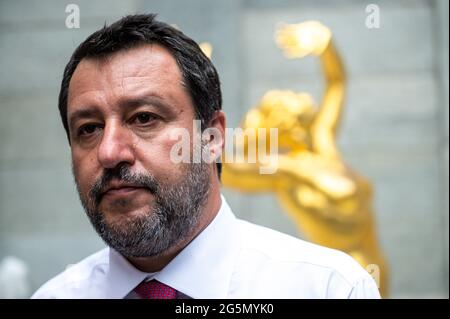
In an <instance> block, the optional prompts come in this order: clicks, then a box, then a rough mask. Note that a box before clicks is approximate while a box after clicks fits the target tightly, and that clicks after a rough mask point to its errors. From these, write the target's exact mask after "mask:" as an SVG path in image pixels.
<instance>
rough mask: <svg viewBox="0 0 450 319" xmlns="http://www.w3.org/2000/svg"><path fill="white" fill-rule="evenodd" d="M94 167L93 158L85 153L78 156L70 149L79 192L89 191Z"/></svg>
mask: <svg viewBox="0 0 450 319" xmlns="http://www.w3.org/2000/svg"><path fill="white" fill-rule="evenodd" d="M95 169H96V166H95V158H93V157H92V156H86V155H83V156H80V155H78V154H77V153H76V152H73V151H72V170H73V175H74V178H75V182H76V183H77V185H78V188H79V190H80V192H81V193H86V192H87V191H89V189H90V187H91V186H92V185H93V184H94V183H95V176H96V171H95Z"/></svg>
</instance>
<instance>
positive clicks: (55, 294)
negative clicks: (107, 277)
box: [31, 248, 109, 299]
mask: <svg viewBox="0 0 450 319" xmlns="http://www.w3.org/2000/svg"><path fill="white" fill-rule="evenodd" d="M108 256H109V249H108V248H105V249H102V250H100V251H98V252H96V253H94V254H92V255H90V256H88V257H86V258H85V259H83V260H81V261H80V262H78V263H77V264H75V265H71V266H70V267H68V268H67V269H66V270H65V271H63V272H62V273H60V274H59V275H57V276H56V277H54V278H52V279H50V280H49V281H48V282H46V283H45V284H44V285H42V286H41V287H40V288H39V289H38V290H37V291H36V292H35V293H34V294H33V296H32V297H31V298H32V299H53V298H68V299H70V298H83V297H88V296H87V295H86V293H87V292H89V290H90V289H91V288H92V286H93V285H96V283H97V280H98V278H99V277H101V276H102V275H104V274H105V272H106V270H107V266H108Z"/></svg>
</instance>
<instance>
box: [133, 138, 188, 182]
mask: <svg viewBox="0 0 450 319" xmlns="http://www.w3.org/2000/svg"><path fill="white" fill-rule="evenodd" d="M177 142H178V141H177V140H176V139H174V138H172V137H171V134H170V132H166V133H164V134H161V135H160V136H159V137H158V138H155V139H152V140H151V141H141V142H140V143H139V144H138V145H137V149H136V153H137V154H138V157H139V161H140V162H141V163H142V165H143V166H144V167H145V169H146V170H147V171H148V172H150V173H151V174H153V175H154V176H155V177H156V178H158V179H160V180H161V181H175V180H176V179H177V177H179V176H180V175H182V173H183V163H175V162H174V161H172V159H171V152H172V148H173V147H174V146H175V145H176V144H177ZM188 151H189V149H188V150H185V152H188Z"/></svg>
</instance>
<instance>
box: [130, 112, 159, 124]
mask: <svg viewBox="0 0 450 319" xmlns="http://www.w3.org/2000/svg"><path fill="white" fill-rule="evenodd" d="M155 119H156V116H154V115H153V114H152V113H139V114H137V115H136V116H135V117H134V122H135V123H137V124H148V123H150V122H152V121H153V120H155Z"/></svg>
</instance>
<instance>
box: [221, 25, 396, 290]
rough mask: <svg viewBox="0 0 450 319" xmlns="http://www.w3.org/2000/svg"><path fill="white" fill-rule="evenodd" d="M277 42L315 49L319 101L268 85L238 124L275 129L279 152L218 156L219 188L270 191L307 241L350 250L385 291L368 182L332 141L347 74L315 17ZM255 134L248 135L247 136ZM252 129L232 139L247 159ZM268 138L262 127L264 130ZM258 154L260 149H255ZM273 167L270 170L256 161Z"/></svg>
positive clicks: (289, 50) (289, 52)
mask: <svg viewBox="0 0 450 319" xmlns="http://www.w3.org/2000/svg"><path fill="white" fill-rule="evenodd" d="M276 43H277V44H278V46H279V47H280V48H281V49H282V50H283V51H284V53H285V55H286V56H287V57H289V58H301V57H304V56H307V55H315V56H318V57H319V59H320V63H321V67H322V70H323V73H324V75H325V81H326V82H325V84H326V87H325V93H324V96H323V100H322V103H321V105H320V107H318V108H316V107H315V106H314V102H313V99H312V98H311V96H310V95H309V94H307V93H296V92H293V91H281V90H271V91H268V92H267V93H266V94H265V95H264V96H263V97H262V99H261V101H260V103H259V104H258V105H257V106H256V107H255V108H253V109H252V110H250V111H249V112H248V113H247V114H246V117H245V120H244V122H243V125H242V128H243V129H244V130H247V131H246V132H248V130H250V131H251V130H254V131H256V130H257V129H260V128H265V129H266V132H268V129H270V128H277V129H278V139H277V142H278V146H279V150H278V154H277V155H276V156H272V157H273V158H271V159H270V160H269V161H265V162H263V161H261V160H260V157H258V155H257V156H256V161H253V162H252V161H245V160H244V161H240V162H239V161H234V162H230V163H228V161H223V160H222V161H223V172H222V182H223V185H224V186H227V187H231V188H234V189H237V190H240V191H244V192H261V191H270V192H274V193H275V194H276V196H277V197H278V199H279V200H280V202H281V204H282V206H283V207H284V209H285V211H286V212H287V213H288V214H289V216H290V217H291V218H293V220H294V221H295V222H296V224H297V227H298V228H299V229H300V230H301V231H302V232H303V233H304V234H305V235H306V237H307V238H308V239H310V240H312V241H313V242H316V243H318V244H320V245H324V246H328V247H331V248H335V249H339V250H342V251H345V252H347V253H349V254H350V255H351V256H353V257H354V258H355V259H356V260H357V261H358V262H359V263H360V264H361V265H362V266H363V267H365V268H366V270H368V271H369V272H371V271H372V270H373V271H375V273H374V274H373V275H375V276H377V277H378V278H375V279H376V281H377V283H378V285H379V288H380V290H381V293H382V294H383V295H385V294H386V291H387V287H386V284H387V266H386V263H385V260H384V257H383V254H382V253H381V251H380V247H379V245H378V243H377V239H376V234H375V224H374V220H373V208H372V188H371V186H370V183H369V182H368V181H367V180H366V179H365V178H363V177H362V176H360V175H358V174H357V173H355V172H354V171H353V170H351V169H350V168H349V167H348V166H346V165H345V163H344V162H343V160H342V157H341V155H340V154H339V151H338V148H337V145H336V143H335V140H336V133H337V129H338V126H339V120H340V117H341V112H342V106H343V99H344V92H345V72H344V67H343V65H342V62H341V60H340V58H339V55H338V52H337V51H336V48H335V47H334V45H333V42H332V36H331V32H330V30H329V29H328V28H327V27H325V26H324V25H322V24H321V23H319V22H316V21H308V22H304V23H300V24H291V25H284V26H282V27H280V28H279V29H278V31H277V32H276ZM252 138H253V139H254V140H251V139H252ZM258 138H259V139H261V136H258V134H256V133H255V134H253V135H252V134H249V135H246V139H238V140H235V143H234V147H235V148H236V149H237V150H240V151H241V154H243V158H244V159H248V158H249V153H248V151H249V142H250V141H251V142H254V143H255V145H259V144H258V141H257V140H258ZM263 138H264V139H265V140H269V136H268V133H267V135H266V136H263ZM258 154H259V153H258ZM267 165H271V166H274V165H275V166H276V172H275V173H274V174H261V170H260V168H261V167H264V166H267Z"/></svg>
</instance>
